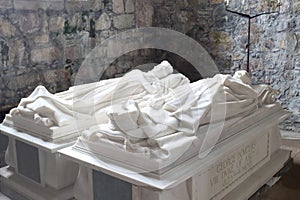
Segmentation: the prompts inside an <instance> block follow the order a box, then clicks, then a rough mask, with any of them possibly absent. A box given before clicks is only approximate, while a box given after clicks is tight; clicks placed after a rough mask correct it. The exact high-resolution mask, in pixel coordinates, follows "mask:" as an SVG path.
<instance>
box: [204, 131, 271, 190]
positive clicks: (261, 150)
mask: <svg viewBox="0 0 300 200" xmlns="http://www.w3.org/2000/svg"><path fill="white" fill-rule="evenodd" d="M268 158H269V154H268V134H265V135H264V136H262V137H260V138H256V139H252V140H250V141H246V142H245V143H244V144H243V145H241V146H239V147H237V148H236V149H235V150H232V151H229V152H228V154H227V156H225V157H224V158H223V159H222V160H220V161H219V162H217V163H215V164H214V165H213V166H212V167H211V168H210V169H209V171H208V181H209V186H210V191H211V195H212V196H214V195H216V194H218V193H220V192H221V191H223V190H225V189H226V188H228V187H232V186H234V185H236V184H239V183H240V182H241V181H243V179H245V178H247V173H248V176H249V175H250V174H251V172H252V171H254V170H256V169H255V168H256V167H259V165H258V164H260V165H262V164H263V163H265V162H267V160H268ZM199 178H200V179H201V177H199ZM200 179H199V181H200Z"/></svg>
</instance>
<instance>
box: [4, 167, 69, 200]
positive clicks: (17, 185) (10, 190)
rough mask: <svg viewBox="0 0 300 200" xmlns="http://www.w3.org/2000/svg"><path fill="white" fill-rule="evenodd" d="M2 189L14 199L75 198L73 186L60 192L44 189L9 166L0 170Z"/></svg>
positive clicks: (63, 199) (54, 199)
mask: <svg viewBox="0 0 300 200" xmlns="http://www.w3.org/2000/svg"><path fill="white" fill-rule="evenodd" d="M0 189H1V192H2V193H4V194H5V195H6V196H8V197H10V198H12V199H21V200H29V199H36V200H68V199H72V198H73V185H71V186H69V187H66V188H63V189H59V190H58V189H54V188H51V187H43V186H41V185H40V184H37V183H35V182H33V181H30V180H29V179H28V178H25V177H23V176H22V175H19V174H18V173H16V172H15V171H14V169H12V168H10V167H8V166H6V167H2V168H1V169H0Z"/></svg>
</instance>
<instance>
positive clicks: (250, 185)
mask: <svg viewBox="0 0 300 200" xmlns="http://www.w3.org/2000/svg"><path fill="white" fill-rule="evenodd" d="M280 145H281V137H280V133H279V130H278V128H277V120H276V119H275V120H274V119H272V118H270V119H266V120H263V121H262V122H261V123H258V124H255V125H254V126H251V127H248V128H245V129H244V130H243V131H241V132H240V133H239V134H236V135H234V136H232V137H230V138H228V139H226V140H224V141H223V142H221V143H219V144H217V145H216V146H215V148H214V149H213V151H212V152H211V153H210V154H209V155H208V156H207V157H205V158H204V159H199V158H198V157H194V158H192V159H189V160H187V161H186V162H184V163H181V164H180V165H178V166H173V168H171V169H169V171H166V172H165V173H164V174H161V175H159V176H157V175H154V174H152V173H144V174H142V173H136V172H135V171H132V170H130V169H127V168H125V167H123V166H124V165H123V166H122V163H117V162H115V161H112V160H109V159H107V158H104V157H103V158H99V157H95V156H93V155H91V154H88V153H84V152H79V151H74V149H72V147H67V148H64V149H61V150H59V153H61V155H62V156H63V157H66V158H68V159H71V160H72V161H74V162H77V163H79V165H80V170H79V175H78V178H77V181H76V184H75V187H74V189H75V191H74V192H75V198H76V199H78V200H102V199H110V200H118V199H122V200H217V199H228V200H232V199H239V200H243V199H245V200H246V199H248V198H249V197H250V196H251V195H252V194H254V193H255V192H256V191H257V190H258V189H259V188H260V187H262V186H263V185H264V184H266V183H267V182H268V181H269V180H270V179H271V178H272V177H273V176H274V175H275V174H276V173H277V172H278V171H279V170H280V169H281V168H283V167H284V165H285V163H286V161H288V160H289V158H290V151H286V150H281V149H280ZM112 153H113V152H112Z"/></svg>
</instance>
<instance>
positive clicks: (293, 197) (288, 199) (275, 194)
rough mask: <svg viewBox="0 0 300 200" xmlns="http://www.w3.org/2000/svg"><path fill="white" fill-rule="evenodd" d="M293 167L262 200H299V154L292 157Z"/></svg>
mask: <svg viewBox="0 0 300 200" xmlns="http://www.w3.org/2000/svg"><path fill="white" fill-rule="evenodd" d="M292 157H293V159H294V165H293V167H292V169H291V170H290V171H288V172H287V173H286V174H285V175H284V176H283V177H282V178H281V180H279V181H278V182H277V183H276V184H275V185H273V187H272V188H271V189H270V190H268V191H267V192H266V193H265V195H264V196H263V199H262V200H299V199H300V153H299V152H297V153H296V154H295V155H292Z"/></svg>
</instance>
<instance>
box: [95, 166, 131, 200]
mask: <svg viewBox="0 0 300 200" xmlns="http://www.w3.org/2000/svg"><path fill="white" fill-rule="evenodd" d="M93 191H94V200H108V199H109V200H120V199H122V200H131V199H132V185H131V184H130V183H128V182H125V181H122V180H120V179H117V178H115V177H112V176H109V175H107V174H104V173H102V172H99V171H95V170H93Z"/></svg>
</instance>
